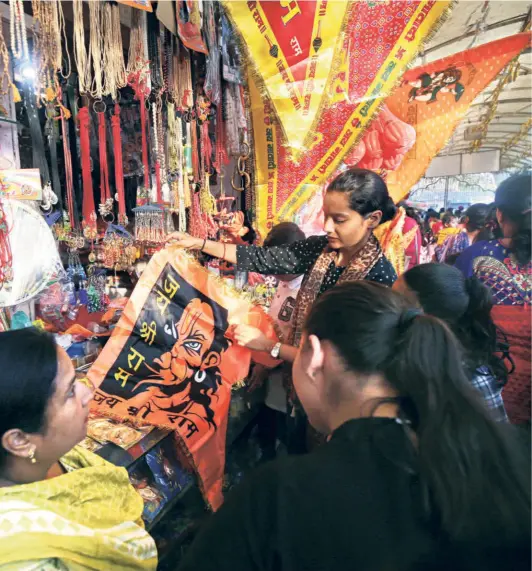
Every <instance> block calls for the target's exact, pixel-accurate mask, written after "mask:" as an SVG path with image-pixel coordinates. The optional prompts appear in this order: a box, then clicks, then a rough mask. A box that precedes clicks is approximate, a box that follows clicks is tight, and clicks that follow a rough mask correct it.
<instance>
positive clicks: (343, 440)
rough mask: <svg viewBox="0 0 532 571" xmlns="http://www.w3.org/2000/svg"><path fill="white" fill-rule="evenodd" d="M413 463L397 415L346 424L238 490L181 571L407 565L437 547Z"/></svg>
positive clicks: (394, 570)
mask: <svg viewBox="0 0 532 571" xmlns="http://www.w3.org/2000/svg"><path fill="white" fill-rule="evenodd" d="M415 462H416V460H415V454H414V451H413V447H412V444H411V442H410V440H409V438H408V436H407V434H406V432H405V428H404V427H403V426H402V425H400V424H398V423H397V422H396V421H395V420H394V419H384V418H367V419H359V420H354V421H349V422H348V423H346V424H344V425H343V426H342V427H340V428H339V429H338V430H337V431H336V432H335V433H334V435H333V437H332V439H331V441H330V442H328V443H327V444H325V445H323V446H322V447H321V448H319V449H317V450H316V451H315V452H313V453H312V454H308V455H306V456H292V457H287V458H284V459H280V460H277V461H275V462H273V463H271V464H267V465H265V466H263V467H262V468H261V469H259V470H258V471H257V472H256V473H255V474H254V476H252V477H250V478H249V479H248V480H246V481H244V482H243V483H242V484H241V485H240V486H239V487H238V488H236V489H235V490H234V491H233V493H232V494H230V495H229V497H228V498H227V500H226V502H225V504H224V505H223V506H222V507H221V509H220V510H219V511H218V512H217V513H216V514H215V515H214V516H213V517H212V518H211V519H210V520H209V521H208V522H207V523H206V524H205V528H204V529H203V531H202V532H201V533H200V535H199V536H198V537H197V539H196V541H195V542H194V543H193V545H192V546H191V548H190V549H189V551H188V552H187V554H186V555H185V559H184V560H183V562H182V564H181V565H180V566H179V571H255V570H256V571H259V570H260V571H336V570H342V571H343V570H361V571H362V570H366V569H371V570H379V571H399V570H403V569H407V568H408V567H409V566H410V565H411V564H412V563H413V562H414V561H416V560H418V559H419V557H420V556H422V555H423V554H424V553H425V552H427V551H428V550H430V549H431V548H432V546H433V538H432V537H431V533H430V531H429V527H428V526H427V524H426V520H425V518H424V516H423V510H422V500H421V491H420V487H419V481H418V477H417V471H416V468H415Z"/></svg>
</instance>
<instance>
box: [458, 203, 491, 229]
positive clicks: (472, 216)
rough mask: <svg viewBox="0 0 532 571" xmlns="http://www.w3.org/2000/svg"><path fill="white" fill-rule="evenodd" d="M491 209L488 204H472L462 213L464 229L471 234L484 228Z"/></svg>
mask: <svg viewBox="0 0 532 571" xmlns="http://www.w3.org/2000/svg"><path fill="white" fill-rule="evenodd" d="M491 211H492V207H491V206H490V205H489V204H480V203H479V204H472V205H471V206H470V207H469V208H468V209H467V210H466V211H465V213H464V216H465V219H464V226H465V229H466V230H467V231H468V232H469V233H471V234H473V233H477V234H478V233H479V232H481V231H483V230H485V229H486V226H487V225H488V223H489V220H490V214H491Z"/></svg>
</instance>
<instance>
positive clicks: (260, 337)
mask: <svg viewBox="0 0 532 571" xmlns="http://www.w3.org/2000/svg"><path fill="white" fill-rule="evenodd" d="M233 334H234V338H235V341H236V342H237V343H238V344H239V345H241V346H242V347H247V348H248V349H251V350H252V351H264V352H266V353H269V352H270V351H271V350H272V349H273V346H274V345H275V343H273V342H272V341H270V339H268V338H267V337H266V335H264V333H262V331H261V330H260V329H257V328H256V327H252V326H251V325H236V326H235V328H234V333H233Z"/></svg>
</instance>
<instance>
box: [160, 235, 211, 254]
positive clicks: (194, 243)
mask: <svg viewBox="0 0 532 571" xmlns="http://www.w3.org/2000/svg"><path fill="white" fill-rule="evenodd" d="M166 243H167V244H168V245H171V246H177V247H178V248H183V249H185V250H200V249H201V247H202V245H203V240H201V239H200V238H195V237H194V236H191V235H190V234H187V233H185V232H172V233H171V234H169V235H168V237H167V238H166Z"/></svg>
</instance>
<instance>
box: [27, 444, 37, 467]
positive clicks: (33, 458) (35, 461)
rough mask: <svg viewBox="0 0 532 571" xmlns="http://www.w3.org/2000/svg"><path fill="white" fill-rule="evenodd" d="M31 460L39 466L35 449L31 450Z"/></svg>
mask: <svg viewBox="0 0 532 571" xmlns="http://www.w3.org/2000/svg"><path fill="white" fill-rule="evenodd" d="M29 459H30V462H31V463H32V464H37V458H35V448H32V449H31V450H30V455H29Z"/></svg>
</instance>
